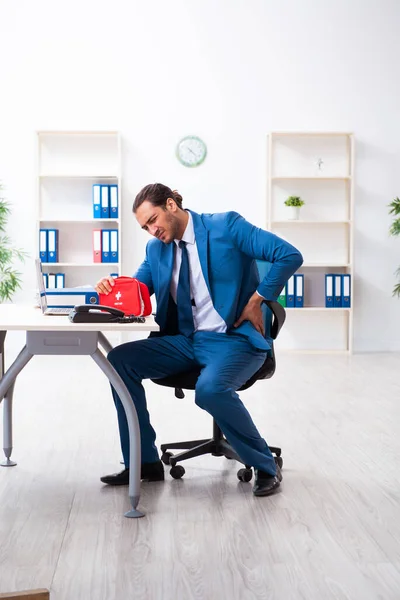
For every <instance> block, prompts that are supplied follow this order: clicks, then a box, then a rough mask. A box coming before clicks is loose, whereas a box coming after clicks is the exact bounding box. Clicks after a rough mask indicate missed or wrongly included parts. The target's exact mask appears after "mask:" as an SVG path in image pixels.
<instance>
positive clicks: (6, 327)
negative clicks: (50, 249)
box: [0, 304, 159, 517]
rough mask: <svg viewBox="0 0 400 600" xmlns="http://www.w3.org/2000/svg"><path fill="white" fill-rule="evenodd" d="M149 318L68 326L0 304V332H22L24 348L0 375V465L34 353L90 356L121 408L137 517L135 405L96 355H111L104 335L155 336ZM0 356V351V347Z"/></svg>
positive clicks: (58, 319) (34, 312)
mask: <svg viewBox="0 0 400 600" xmlns="http://www.w3.org/2000/svg"><path fill="white" fill-rule="evenodd" d="M158 329H159V327H158V325H157V324H156V323H155V321H154V318H153V317H147V318H146V322H145V323H119V324H118V323H71V321H70V320H69V319H68V317H66V316H63V315H62V316H53V315H43V314H42V312H41V310H40V309H39V308H36V307H32V306H24V305H17V304H1V305H0V333H2V334H3V335H2V336H1V337H2V338H3V339H4V335H5V334H4V333H3V332H6V331H12V330H14V331H15V330H19V331H26V343H25V345H24V347H23V348H22V350H21V352H20V353H19V355H18V356H17V358H16V359H15V361H14V362H13V364H12V365H11V366H10V367H9V368H8V369H7V371H6V373H4V375H3V373H1V375H2V377H1V379H0V403H1V401H2V400H3V399H4V421H3V441H4V443H3V448H4V453H5V455H6V460H5V461H4V463H2V466H14V465H15V464H16V463H15V462H13V461H12V460H11V453H12V398H13V391H14V384H15V380H16V377H17V375H18V374H19V373H20V372H21V371H22V369H23V368H24V367H25V365H26V364H27V363H28V362H29V361H30V360H31V358H32V357H33V356H34V355H35V354H42V355H46V354H51V355H89V356H91V357H92V358H93V360H94V361H95V363H96V364H97V365H98V366H99V367H100V369H101V370H102V371H103V372H104V373H105V375H106V376H107V377H108V379H109V381H110V383H111V384H112V385H113V387H114V388H115V390H116V392H117V394H118V396H119V397H120V399H121V402H122V404H123V406H124V409H125V412H126V417H127V421H128V427H129V440H130V476H129V499H130V502H131V505H132V509H131V510H130V511H128V512H127V513H126V514H125V516H126V517H142V516H143V513H141V512H140V511H138V510H136V507H137V505H138V502H139V498H140V463H141V460H140V430H139V423H138V418H137V414H136V409H135V406H134V404H133V402H132V400H131V397H130V395H129V393H128V390H127V389H126V387H125V384H124V382H123V381H122V379H121V377H120V376H119V375H118V373H117V372H116V371H115V369H114V368H113V366H112V365H111V364H110V363H109V362H108V360H107V358H106V357H105V355H104V354H103V352H101V350H100V348H99V346H101V347H102V348H103V349H104V350H105V351H106V352H107V353H108V352H109V351H110V350H112V346H111V344H110V342H109V341H108V340H107V338H106V337H105V335H104V333H103V332H106V331H158ZM0 351H1V348H0Z"/></svg>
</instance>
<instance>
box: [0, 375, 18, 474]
mask: <svg viewBox="0 0 400 600" xmlns="http://www.w3.org/2000/svg"><path fill="white" fill-rule="evenodd" d="M14 385H15V380H14V382H13V383H12V385H11V386H10V388H9V389H8V390H7V393H6V395H5V396H4V404H3V451H4V454H5V457H6V460H4V461H3V462H2V463H0V466H2V467H15V466H16V464H17V463H16V462H14V461H13V460H11V453H12V450H13V441H12V402H13V394H14Z"/></svg>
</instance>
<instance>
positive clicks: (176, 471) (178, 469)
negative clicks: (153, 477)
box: [169, 465, 185, 479]
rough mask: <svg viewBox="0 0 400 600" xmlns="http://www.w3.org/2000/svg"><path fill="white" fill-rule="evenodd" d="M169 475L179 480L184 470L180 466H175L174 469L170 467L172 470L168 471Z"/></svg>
mask: <svg viewBox="0 0 400 600" xmlns="http://www.w3.org/2000/svg"><path fill="white" fill-rule="evenodd" d="M169 474H170V475H171V477H173V478H174V479H180V478H181V477H183V476H184V474H185V469H184V468H183V467H182V466H181V465H175V467H172V469H171V470H170V472H169Z"/></svg>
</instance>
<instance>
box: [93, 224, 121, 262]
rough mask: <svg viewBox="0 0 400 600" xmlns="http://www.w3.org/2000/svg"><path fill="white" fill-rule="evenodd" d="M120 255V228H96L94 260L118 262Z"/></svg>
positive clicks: (94, 233) (94, 231) (94, 232)
mask: <svg viewBox="0 0 400 600" xmlns="http://www.w3.org/2000/svg"><path fill="white" fill-rule="evenodd" d="M118 256H119V251H118V229H94V230H93V262H95V263H117V262H118V261H119V258H118Z"/></svg>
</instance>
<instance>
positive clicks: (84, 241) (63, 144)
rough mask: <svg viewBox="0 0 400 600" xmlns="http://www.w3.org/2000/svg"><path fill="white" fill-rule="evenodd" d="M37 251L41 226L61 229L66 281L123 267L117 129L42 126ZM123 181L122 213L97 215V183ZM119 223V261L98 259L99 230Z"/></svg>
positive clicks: (91, 279)
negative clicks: (49, 128)
mask: <svg viewBox="0 0 400 600" xmlns="http://www.w3.org/2000/svg"><path fill="white" fill-rule="evenodd" d="M36 179H37V215H38V216H37V252H38V253H39V230H40V228H55V229H58V231H59V241H58V258H59V262H57V263H45V262H44V263H43V271H44V272H45V273H65V286H66V287H76V286H80V285H94V284H95V283H96V281H98V279H100V278H101V277H103V276H106V275H108V274H109V273H119V274H121V273H122V252H121V248H122V227H121V208H122V194H121V140H120V135H119V133H118V132H117V131H38V132H37V178H36ZM97 183H99V184H102V183H103V184H117V185H118V211H119V212H118V218H117V219H94V218H93V199H92V186H93V184H97ZM94 229H118V250H119V256H118V258H119V262H118V263H95V262H93V245H92V244H93V242H92V239H93V233H92V232H93V230H94Z"/></svg>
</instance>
